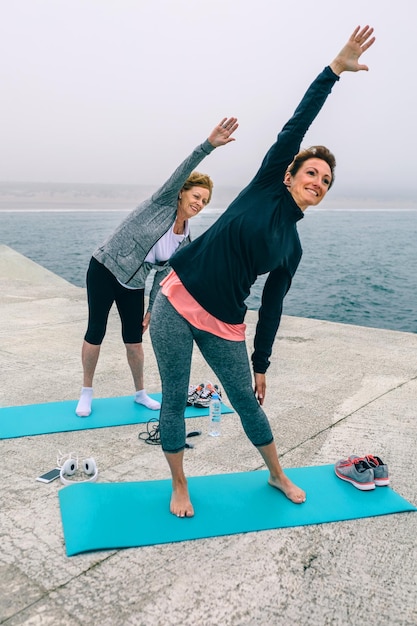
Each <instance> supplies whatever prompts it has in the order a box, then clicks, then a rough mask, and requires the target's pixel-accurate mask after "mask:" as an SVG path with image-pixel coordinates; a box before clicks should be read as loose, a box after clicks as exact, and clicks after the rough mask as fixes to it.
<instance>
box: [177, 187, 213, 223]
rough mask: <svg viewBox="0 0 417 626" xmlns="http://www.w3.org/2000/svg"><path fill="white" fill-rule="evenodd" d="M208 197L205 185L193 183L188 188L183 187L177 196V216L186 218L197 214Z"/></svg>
mask: <svg viewBox="0 0 417 626" xmlns="http://www.w3.org/2000/svg"><path fill="white" fill-rule="evenodd" d="M209 198H210V191H209V190H208V189H206V188H205V187H199V186H197V185H195V186H194V187H191V188H190V189H187V190H185V189H183V190H182V191H181V193H180V195H179V198H178V208H177V215H178V217H180V218H181V219H184V220H188V219H190V218H191V217H194V215H198V213H200V211H201V210H202V209H204V207H205V206H206V205H207V204H208V202H209Z"/></svg>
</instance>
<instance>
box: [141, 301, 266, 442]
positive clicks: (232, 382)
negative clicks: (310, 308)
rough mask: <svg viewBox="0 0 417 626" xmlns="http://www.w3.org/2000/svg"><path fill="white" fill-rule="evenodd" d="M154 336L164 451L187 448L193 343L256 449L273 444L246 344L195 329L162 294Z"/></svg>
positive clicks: (152, 327)
mask: <svg viewBox="0 0 417 626" xmlns="http://www.w3.org/2000/svg"><path fill="white" fill-rule="evenodd" d="M150 334H151V339H152V345H153V349H154V351H155V355H156V358H157V361H158V368H159V374H160V377H161V382H162V407H161V413H160V421H159V426H160V432H161V444H162V449H163V450H164V452H180V451H181V450H183V449H184V447H185V436H186V431H185V420H184V411H185V407H186V406H187V395H188V385H189V382H190V371H191V358H192V352H193V344H194V341H195V342H196V344H197V346H198V348H199V349H200V352H201V353H202V355H203V357H204V358H205V360H206V361H207V363H208V365H209V366H210V367H211V369H212V370H213V371H214V372H215V374H216V376H218V379H219V381H220V384H221V386H222V387H223V389H224V391H225V393H226V394H227V396H228V399H229V401H230V403H231V405H232V406H233V408H234V410H235V411H236V413H237V414H238V415H239V417H240V420H241V422H242V426H243V429H244V431H245V433H246V435H247V436H248V438H249V439H250V441H251V442H252V443H253V445H254V446H256V447H260V446H265V445H268V444H270V443H272V441H273V435H272V431H271V427H270V425H269V421H268V418H267V416H266V414H265V412H264V411H263V409H262V408H261V406H260V405H259V402H258V400H257V399H256V397H255V394H254V391H253V387H252V375H251V370H250V365H249V359H248V353H247V350H246V343H245V342H244V341H229V340H227V339H222V338H220V337H217V336H216V335H213V334H211V333H209V332H206V331H203V330H199V329H198V328H195V326H193V325H192V324H190V323H189V322H188V321H187V320H186V319H184V318H183V317H182V316H181V315H180V314H179V313H178V312H177V311H176V310H175V309H174V307H173V306H172V305H171V304H170V302H169V301H168V299H167V298H166V296H164V295H163V294H162V292H161V291H159V293H158V295H157V297H156V299H155V303H154V305H153V308H152V315H151V323H150Z"/></svg>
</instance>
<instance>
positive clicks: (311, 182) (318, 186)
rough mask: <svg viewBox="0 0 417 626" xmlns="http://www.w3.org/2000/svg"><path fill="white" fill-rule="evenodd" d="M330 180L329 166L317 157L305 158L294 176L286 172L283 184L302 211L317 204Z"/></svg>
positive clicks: (327, 187)
mask: <svg viewBox="0 0 417 626" xmlns="http://www.w3.org/2000/svg"><path fill="white" fill-rule="evenodd" d="M331 182H332V173H331V169H330V166H329V165H328V163H326V161H323V159H317V158H311V159H307V160H306V161H304V163H302V165H301V166H300V169H299V170H298V171H297V173H296V174H295V175H294V176H292V174H290V172H287V173H286V174H285V177H284V184H285V185H286V186H287V187H288V191H289V192H290V194H291V195H292V197H293V198H294V200H295V202H296V203H297V205H298V206H299V207H300V209H301V210H302V211H305V209H306V208H307V207H308V206H317V205H318V204H319V203H320V202H321V201H322V200H323V198H324V196H325V195H326V193H327V192H328V190H329V187H330V184H331Z"/></svg>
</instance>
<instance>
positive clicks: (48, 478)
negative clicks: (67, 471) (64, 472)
mask: <svg viewBox="0 0 417 626" xmlns="http://www.w3.org/2000/svg"><path fill="white" fill-rule="evenodd" d="M60 473H61V469H60V468H59V467H55V468H54V469H53V470H50V471H49V472H46V474H42V475H41V476H38V477H37V479H36V480H39V482H40V483H51V482H52V481H53V480H55V479H56V478H59V475H60Z"/></svg>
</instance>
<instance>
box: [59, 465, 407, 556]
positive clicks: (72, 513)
mask: <svg viewBox="0 0 417 626" xmlns="http://www.w3.org/2000/svg"><path fill="white" fill-rule="evenodd" d="M286 474H287V475H288V476H289V477H290V478H291V480H293V481H294V482H295V483H297V484H298V485H299V486H300V487H302V488H303V489H305V490H306V492H307V501H306V502H305V503H304V504H294V503H292V502H290V500H288V499H287V498H286V497H285V496H284V495H283V494H282V493H281V492H280V491H278V490H277V489H274V488H273V487H271V486H270V485H268V483H267V480H268V472H267V471H255V472H243V473H236V474H218V475H214V476H198V477H193V478H189V480H188V484H189V490H190V494H191V499H192V502H193V505H194V509H195V516H194V517H192V518H186V519H184V518H177V517H175V516H174V515H172V514H171V513H170V512H169V502H170V498H171V480H157V481H147V482H125V483H100V482H98V483H78V484H74V485H70V486H68V487H64V488H62V489H60V491H59V503H60V508H61V518H62V525H63V530H64V538H65V545H66V551H67V555H68V556H73V555H75V554H79V553H81V552H88V551H92V550H114V549H118V548H128V547H138V546H149V545H155V544H161V543H172V542H174V541H188V540H190V539H202V538H204V537H217V536H221V535H234V534H238V533H245V532H252V531H259V530H270V529H272V528H286V527H288V526H304V525H307V524H323V523H325V522H339V521H342V520H351V519H356V518H363V517H373V516H376V515H388V514H390V513H399V512H402V511H416V510H417V509H416V507H415V506H413V505H412V504H410V503H409V502H407V501H406V500H404V499H403V498H402V497H401V496H399V495H398V494H397V493H395V491H393V490H392V489H391V488H390V487H377V488H376V489H375V490H373V491H368V492H364V491H359V490H358V489H355V487H353V486H352V485H350V484H348V483H346V482H344V481H342V480H340V479H339V478H337V477H336V475H335V473H334V470H333V465H321V466H315V467H300V468H294V469H289V470H286ZM99 479H100V478H99ZM80 520H82V523H81V522H80Z"/></svg>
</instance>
